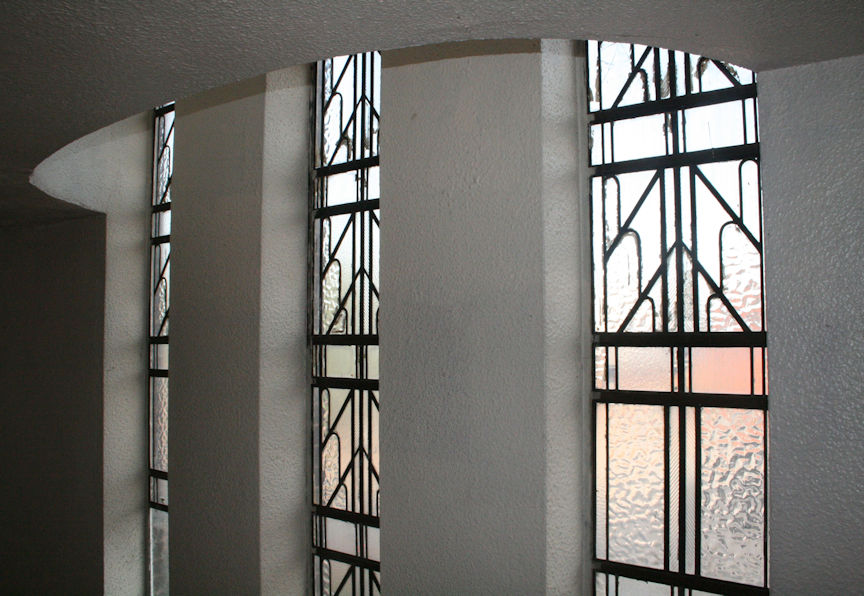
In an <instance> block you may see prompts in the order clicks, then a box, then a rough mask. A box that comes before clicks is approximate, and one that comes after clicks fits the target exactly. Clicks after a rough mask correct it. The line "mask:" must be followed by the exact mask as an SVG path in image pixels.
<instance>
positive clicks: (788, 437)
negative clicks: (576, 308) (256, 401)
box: [33, 56, 864, 594]
mask: <svg viewBox="0 0 864 596" xmlns="http://www.w3.org/2000/svg"><path fill="white" fill-rule="evenodd" d="M862 72H864V58H862V57H861V56H858V57H853V58H847V59H843V60H837V61H832V62H826V63H820V64H814V65H809V66H803V67H794V68H788V69H783V70H778V71H772V72H768V73H760V98H761V99H760V113H761V114H762V122H761V135H762V139H763V148H762V161H763V168H764V176H763V191H764V200H765V212H766V229H767V232H768V236H767V237H768V239H767V241H766V244H767V248H766V251H767V253H766V255H767V275H768V284H767V285H768V292H767V297H768V310H767V313H768V317H769V325H770V328H769V333H770V336H769V337H770V339H769V347H770V349H771V350H772V352H771V383H772V387H771V404H772V406H771V407H772V413H771V445H770V447H771V455H770V457H771V460H770V462H771V468H772V469H771V474H772V484H771V494H770V497H769V498H770V503H771V517H772V525H771V536H772V539H771V548H772V560H771V578H772V579H771V582H772V586H773V587H774V588H775V590H774V591H775V593H777V594H784V593H800V592H802V591H803V592H807V591H809V592H811V593H853V592H855V591H856V590H857V588H858V586H860V585H862V584H864V577H862V575H861V574H862V570H861V568H860V567H859V566H858V563H857V561H859V560H860V558H861V556H862V553H861V546H860V540H858V537H857V531H858V529H860V527H861V525H862V518H864V504H862V500H861V499H860V498H859V495H860V494H861V492H862V491H864V466H862V461H864V460H862V457H861V453H860V444H861V442H862V440H864V438H862V432H861V430H860V426H861V425H860V420H861V419H862V417H864V414H862V413H861V410H860V408H861V400H860V386H861V382H862V379H861V375H862V370H864V368H862V366H861V363H860V357H861V350H860V349H859V348H860V337H861V335H862V330H861V329H860V324H858V322H859V321H860V320H862V316H861V301H860V300H859V299H858V296H859V295H860V292H861V286H862V282H861V279H862V277H864V272H862V271H861V263H862V259H861V250H860V236H861V234H860V230H861V229H862V228H864V214H862V211H861V209H860V203H861V202H860V200H859V195H860V191H859V189H860V188H862V187H864V179H862V170H861V168H860V165H859V164H858V163H857V161H856V159H857V156H858V155H860V153H861V146H860V135H859V134H857V132H859V131H860V130H861V128H862V126H864V122H862V119H861V111H860V105H861V100H862V97H861V89H862V88H864V85H862V82H861V73H862ZM425 84H427V85H431V83H430V82H429V81H427V82H426V83H425ZM442 84H446V81H445V82H444V83H442ZM268 85H269V81H268ZM433 92H434V93H437V91H430V93H433ZM303 112H304V117H305V105H304V108H303ZM410 116H411V115H410V114H406V117H409V118H410ZM148 120H149V119H148V118H146V117H145V116H141V117H138V119H137V120H136V118H133V119H129V120H127V121H124V122H123V123H119V124H118V125H116V126H117V127H119V128H116V129H115V127H110V128H109V129H105V130H103V131H97V133H94V135H92V138H91V137H87V139H82V140H81V141H80V142H78V143H75V144H73V145H70V146H69V147H67V148H66V149H64V151H63V152H61V153H58V154H57V155H56V156H54V157H52V159H50V160H48V161H46V162H45V164H43V166H41V167H40V168H39V169H38V170H37V171H36V173H35V174H34V177H33V180H34V183H36V184H37V185H38V186H40V188H43V189H45V190H46V191H48V192H50V193H51V194H55V195H57V196H60V197H61V198H65V199H67V200H72V201H77V202H79V203H80V204H83V205H87V206H90V207H93V208H97V209H101V210H104V211H106V213H107V222H108V223H107V225H108V243H107V244H108V248H107V263H106V270H107V271H106V330H105V342H106V343H105V351H106V367H105V370H106V372H105V400H106V403H105V428H106V431H105V432H106V435H105V454H106V461H105V470H106V478H105V499H106V501H105V524H106V526H105V536H106V538H105V566H106V583H105V585H106V592H108V593H112V594H114V593H140V592H141V591H143V575H144V563H143V559H142V557H143V552H144V547H143V535H144V534H143V524H144V517H143V513H142V512H143V510H144V508H145V506H144V502H143V499H144V487H145V486H146V479H145V478H146V475H145V469H146V468H145V466H146V463H145V462H146V447H145V444H146V443H145V439H146V437H145V433H144V424H143V420H145V408H144V404H145V392H144V387H145V384H144V374H143V371H144V368H143V367H144V364H145V359H144V348H143V331H144V329H145V323H144V317H143V313H144V312H146V302H145V292H146V290H145V289H144V288H146V279H145V274H146V264H144V265H142V264H141V263H142V261H141V260H140V259H142V258H143V257H141V256H140V255H146V246H147V213H146V205H147V201H146V197H147V196H148V194H149V125H148V124H147V122H146V121H148ZM265 122H266V116H265ZM404 124H405V123H404V122H403V123H402V125H404ZM538 125H539V120H538ZM263 126H264V128H265V129H267V130H272V129H271V126H274V124H273V123H269V124H264V125H263ZM488 130H490V131H491V128H490V129H488ZM490 134H491V133H490ZM496 134H497V133H496ZM263 138H264V143H265V145H267V140H266V139H267V132H266V130H265V132H264V137H263ZM88 139H89V140H88ZM301 141H302V143H303V144H305V142H306V139H305V138H303V139H300V140H298V143H299V142H301ZM394 141H395V139H389V140H388V141H387V142H388V143H390V144H391V146H392V143H393V142H394ZM187 143H188V145H187V146H189V147H190V148H194V146H195V139H193V138H188V137H187ZM268 151H269V150H268ZM263 159H264V160H265V161H266V160H267V159H268V157H267V154H265V156H264V158H263ZM384 159H386V156H385V157H382V160H384ZM435 159H437V158H435ZM273 163H275V162H271V165H272V164H273ZM514 165H515V164H514ZM268 167H271V166H268ZM272 167H275V166H272ZM274 171H275V170H274ZM201 172H202V176H203V175H206V168H205V167H203V166H202V170H201ZM276 175H277V176H278V174H276ZM406 175H407V174H406ZM282 182H285V179H283V180H282ZM469 182H470V181H469ZM265 187H266V182H265ZM274 188H275V187H274ZM265 192H266V191H265ZM187 196H189V197H190V198H189V200H190V201H193V202H195V201H202V200H205V199H204V198H203V197H200V198H199V197H196V195H195V193H194V192H191V193H190V194H188V195H187ZM133 203H134V205H133ZM423 208H424V209H425V208H428V206H424V207H423ZM195 209H200V210H202V211H204V212H206V206H203V205H198V206H196V207H195ZM262 209H266V204H264V206H263V207H262ZM402 210H403V214H404V216H405V217H407V218H409V219H410V218H415V217H417V216H418V215H421V214H422V213H423V212H422V211H417V212H413V211H411V210H410V209H408V206H407V205H404V206H402ZM112 214H113V215H112ZM432 215H434V213H433V214H432ZM382 216H384V217H386V211H385V210H384V209H382ZM290 217H291V218H296V217H299V216H297V215H296V214H294V215H291V216H290ZM436 217H438V216H436ZM477 221H478V222H480V223H478V224H477V226H478V228H477V230H476V232H477V233H480V234H483V233H490V234H491V233H493V231H494V226H493V224H491V223H483V222H482V221H481V220H480V219H478V220H477ZM532 221H533V220H532ZM265 223H266V222H265ZM534 224H536V225H540V223H539V222H536V221H535V222H534ZM112 225H114V226H115V227H113V228H112ZM186 225H187V226H189V225H190V222H188V221H187V222H186ZM290 225H291V226H293V229H295V230H300V229H301V227H300V226H301V222H299V221H295V222H294V223H293V224H290ZM442 225H443V224H442ZM447 225H450V224H447ZM452 225H456V224H452ZM178 226H179V227H178V230H179V229H182V225H181V224H179V223H178ZM188 229H190V228H188V227H187V230H188ZM112 230H113V231H112ZM304 230H305V228H304ZM505 231H507V230H505ZM512 232H513V231H512V230H510V231H507V233H512ZM298 233H299V232H298ZM304 233H305V231H304ZM403 233H404V231H403ZM385 239H386V236H385ZM181 244H182V242H181ZM397 245H398V243H397V244H393V243H392V240H391V246H397ZM826 246H827V247H829V248H830V250H829V249H826V248H825V247H826ZM383 248H385V249H386V248H387V247H386V246H384V247H383ZM451 249H452V251H451V252H452V254H451V257H450V258H452V259H453V262H462V260H463V259H467V258H468V255H467V253H463V252H461V251H459V250H456V249H455V248H454V247H451ZM391 250H392V248H391ZM448 250H449V249H448ZM262 254H264V253H263V252H262ZM412 254H415V253H414V252H409V253H406V254H405V255H403V256H402V257H400V258H408V257H409V256H411V255H412ZM201 255H202V256H201V259H202V260H201V263H202V264H206V259H205V258H204V253H201ZM433 255H434V253H432V252H430V253H428V254H427V257H426V258H428V259H430V260H431V262H429V263H427V264H426V265H430V266H432V267H436V266H438V265H440V263H437V264H436V261H435V260H434V259H433ZM529 256H530V258H531V259H535V258H537V257H538V255H537V254H532V255H529ZM262 258H263V257H262ZM385 258H386V257H385ZM391 258H392V256H391ZM538 262H539V261H538ZM420 266H425V265H420ZM413 268H414V266H413V265H412V270H413ZM262 270H263V268H262ZM136 271H140V274H139V273H135V272H136ZM402 273H404V274H405V275H404V276H402V275H401V274H402ZM136 275H140V279H139V280H138V281H136V280H135V277H134V276H136ZM411 275H412V273H411V271H397V270H393V271H392V272H391V273H390V278H389V280H390V287H388V288H387V289H386V290H385V291H387V292H392V293H393V295H395V296H398V295H399V292H400V291H401V292H403V293H404V294H405V295H406V296H408V297H409V298H411V297H412V296H414V294H413V293H412V292H413V291H412V290H411V288H409V287H405V286H404V284H407V283H408V281H409V280H411V279H414V278H412V277H411ZM253 277H254V276H253ZM415 277H416V276H415ZM259 281H261V278H260V276H259ZM451 282H452V280H451ZM298 283H300V282H299V281H298ZM460 283H462V284H463V285H462V286H460V287H456V288H453V289H452V290H451V291H452V296H456V295H458V292H460V291H463V290H467V289H468V288H469V286H470V284H472V283H475V282H474V281H472V280H470V279H468V278H464V279H463V280H462V282H460ZM400 284H402V287H400ZM464 284H469V285H468V286H465V285H464ZM460 288H461V289H460ZM276 291H279V290H278V288H277V289H276ZM825 296H828V297H829V298H830V299H826V300H822V298H824V297H825ZM415 297H416V296H415ZM295 299H296V298H295ZM295 299H292V300H295ZM298 303H299V302H298ZM280 308H286V309H288V310H290V309H291V307H290V306H288V305H285V304H283V306H282V307H280ZM520 312H526V313H527V312H534V313H535V315H538V314H539V312H538V311H537V308H536V305H533V303H529V304H527V305H526V309H525V310H524V311H520ZM112 313H113V314H112ZM394 314H395V311H394ZM277 318H279V317H278V316H277ZM390 320H391V324H392V322H393V321H394V320H395V319H393V318H392V315H391V319H390ZM111 329H114V331H111ZM139 329H140V331H139ZM428 331H429V333H433V332H434V333H444V335H445V336H444V341H445V342H446V341H455V340H456V339H458V338H459V337H460V334H461V333H462V331H461V330H459V329H453V330H451V331H449V332H447V331H446V330H443V331H442V330H441V329H438V330H436V329H431V328H430V329H429V330H428ZM250 341H251V340H250ZM261 341H262V339H261V338H260V337H257V336H256V339H255V344H254V346H252V345H250V346H247V347H249V349H254V350H256V351H257V350H261V354H262V355H263V354H265V353H266V354H272V353H273V352H272V351H271V350H272V345H271V347H264V344H259V342H261ZM269 341H272V340H268V342H269ZM532 341H535V343H536V342H537V341H541V342H542V339H541V340H537V338H534V339H532ZM541 348H542V343H541ZM293 349H296V350H299V349H300V348H299V347H297V346H295V348H293ZM385 351H386V348H384V347H382V367H383V370H384V371H385V372H386V371H387V370H391V371H392V370H397V371H398V370H401V371H402V372H404V373H410V371H411V370H412V368H411V367H412V365H410V363H408V364H405V365H404V367H403V366H402V365H398V364H397V362H396V361H395V360H393V361H390V362H389V363H388V362H387V356H385ZM286 355H287V352H286ZM192 358H193V359H192V361H193V363H194V361H195V358H194V356H193V357H192ZM394 366H395V367H396V368H392V367H394ZM388 367H391V368H390V369H388ZM415 372H416V371H415ZM438 372H439V373H440V372H441V371H440V370H439V371H438ZM531 374H534V373H531ZM529 377H530V375H529ZM530 378H533V381H531V382H532V383H533V384H534V385H538V383H542V382H543V381H542V380H541V379H538V378H534V377H530ZM530 378H527V377H526V379H527V380H530ZM258 382H259V383H261V381H260V379H259V381H258ZM520 382H521V381H520ZM382 383H383V381H382ZM112 386H113V389H111V388H109V387H112ZM261 386H263V384H262V385H261ZM826 388H827V389H826ZM295 405H296V404H295ZM535 406H536V404H535ZM292 407H294V406H292ZM298 407H299V406H298ZM520 407H529V408H530V407H531V406H530V404H527V405H521V406H520ZM385 410H386V408H385ZM538 411H539V410H538ZM280 415H282V416H286V415H287V414H286V413H285V412H282V413H281V414H280ZM545 415H547V416H548V412H547V413H546V414H545ZM289 417H290V415H289ZM111 420H113V421H114V422H111ZM504 423H507V424H514V422H513V421H506V420H505V421H504ZM264 424H265V422H262V421H261V420H260V419H259V421H258V422H256V423H255V425H257V426H258V427H259V430H260V428H263V426H264ZM449 430H450V431H452V430H453V429H452V428H450V429H449ZM392 432H393V433H396V432H398V429H393V430H392ZM109 443H110V444H111V445H113V447H112V448H110V449H109ZM538 449H540V447H538ZM543 449H545V447H543ZM573 456H574V457H575V456H576V452H575V451H574V452H573ZM256 457H258V458H261V457H262V456H261V455H260V453H259V454H258V455H257V456H256ZM109 460H110V461H109ZM111 461H113V462H114V463H110V462H111ZM391 461H394V462H395V461H396V460H391ZM259 462H260V460H259ZM559 465H561V464H560V463H559ZM137 466H141V467H140V470H141V471H140V473H139V472H137V471H136V470H138V469H139V468H138V467H137ZM109 468H110V469H111V474H110V475H109V474H108V473H107V472H108V471H109ZM384 469H385V473H386V474H396V473H398V469H396V467H394V466H393V465H392V464H385V466H384ZM260 473H261V474H262V475H263V473H264V472H260ZM547 473H549V474H554V472H551V471H550V472H544V473H543V474H542V475H541V476H542V479H541V481H542V482H544V483H545V484H546V488H545V489H544V490H547V491H548V490H549V488H548V486H549V483H550V481H551V478H552V477H551V475H549V476H547ZM109 476H110V477H109ZM139 495H140V497H139ZM138 498H140V499H141V501H140V502H138V501H136V499H138ZM259 506H260V505H256V507H259ZM260 507H262V511H263V506H260ZM386 511H387V509H385V516H386ZM385 519H386V518H385ZM383 523H385V524H386V522H383ZM584 531H587V528H585V529H584ZM262 532H263V530H262ZM271 539H273V538H271ZM258 540H259V541H260V542H261V543H263V542H264V540H265V539H264V537H263V534H262V535H261V536H260V537H259V538H258ZM385 540H386V539H385ZM384 546H385V549H386V547H387V544H386V542H385V545H384ZM385 554H386V553H385ZM298 556H299V555H298ZM391 556H395V555H391ZM263 557H264V555H262V563H261V564H262V565H263ZM285 560H287V559H283V563H284V561H285ZM562 560H568V559H567V557H563V559H562ZM385 564H389V565H394V564H397V563H396V562H395V561H394V559H392V558H391V559H390V562H389V563H385ZM300 567H301V562H300V561H299V559H298V560H295V561H294V562H293V563H289V564H287V567H286V569H287V568H294V569H299V568H300ZM838 569H843V573H842V574H840V573H838ZM262 575H263V574H262ZM548 577H549V571H548V570H547V581H549V580H548ZM838 577H839V579H838ZM828 578H832V579H830V580H829V579H828ZM825 582H828V584H826V583H825ZM831 582H833V583H831Z"/></svg>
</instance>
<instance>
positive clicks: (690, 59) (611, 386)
mask: <svg viewBox="0 0 864 596" xmlns="http://www.w3.org/2000/svg"><path fill="white" fill-rule="evenodd" d="M587 56H588V60H587V62H588V64H587V71H588V103H589V111H590V114H589V127H590V130H589V135H590V136H589V139H590V140H589V147H590V150H589V153H590V166H591V169H592V176H591V198H590V209H591V244H592V251H591V253H592V290H593V310H592V315H593V316H592V318H593V364H594V394H593V415H594V441H593V462H594V502H593V505H594V527H595V531H594V579H595V591H596V593H598V594H622V595H623V594H655V593H656V594H665V595H668V594H681V595H684V594H686V595H690V594H701V593H711V594H727V593H735V594H767V592H768V555H767V552H768V551H767V544H768V542H767V535H768V527H767V492H766V490H767V483H766V477H767V476H766V474H767V457H766V455H767V433H766V429H767V410H768V381H767V352H766V348H765V346H766V336H765V308H764V306H765V300H764V281H763V280H764V263H763V229H762V198H761V192H760V173H759V139H758V131H759V127H758V121H757V103H756V101H757V100H756V78H755V75H754V74H753V73H752V72H750V71H748V70H746V69H743V68H740V67H737V66H733V65H731V64H726V63H723V62H721V61H718V60H712V59H709V58H706V57H703V56H698V55H694V54H688V53H685V52H677V51H671V50H665V49H660V48H654V47H648V46H642V45H637V44H627V43H611V42H600V41H589V42H588V45H587Z"/></svg>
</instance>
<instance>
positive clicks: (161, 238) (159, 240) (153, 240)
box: [150, 234, 171, 246]
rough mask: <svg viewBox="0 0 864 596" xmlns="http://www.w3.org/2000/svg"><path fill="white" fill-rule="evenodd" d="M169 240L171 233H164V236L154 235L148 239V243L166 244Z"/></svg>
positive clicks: (154, 244)
mask: <svg viewBox="0 0 864 596" xmlns="http://www.w3.org/2000/svg"><path fill="white" fill-rule="evenodd" d="M168 242H171V234H165V235H164V236H155V237H153V238H151V239H150V244H151V245H153V246H156V245H157V244H166V243H168Z"/></svg>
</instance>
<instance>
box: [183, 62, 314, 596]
mask: <svg viewBox="0 0 864 596" xmlns="http://www.w3.org/2000/svg"><path fill="white" fill-rule="evenodd" d="M310 85H311V81H310V70H309V68H308V67H305V66H299V67H293V68H290V69H286V70H284V71H279V72H276V73H271V74H270V75H267V77H266V78H265V77H261V78H258V79H253V80H251V81H247V82H245V83H240V84H238V85H234V86H231V87H229V88H225V89H222V90H218V91H214V92H209V93H206V94H202V95H201V96H197V97H195V98H192V99H190V100H186V101H181V102H178V105H177V125H176V126H177V141H176V151H175V155H176V158H175V159H176V161H175V163H176V165H175V191H174V201H175V206H174V218H173V223H174V229H173V230H172V249H173V251H172V260H173V261H174V265H173V277H174V279H173V280H172V281H173V285H172V291H173V294H174V295H173V296H172V307H171V309H172V330H171V344H172V363H171V368H172V370H171V375H172V380H171V383H172V387H171V412H170V413H171V428H170V433H169V434H170V438H169V441H170V446H171V451H170V457H171V476H170V478H171V528H170V537H171V590H172V592H175V593H181V594H187V593H208V594H253V593H264V594H302V593H305V592H306V585H307V569H308V567H307V565H308V563H307V561H308V552H309V546H308V543H309V536H310V529H309V512H308V507H307V495H308V480H307V476H308V467H307V465H308V446H307V444H308V420H309V408H308V399H309V386H308V383H307V371H306V348H305V342H306V326H305V316H306V308H305V303H306V227H307V219H306V209H307V200H308V195H307V192H306V188H307V180H308V155H309V153H308V142H309V132H308V120H309V112H308V106H309V97H310Z"/></svg>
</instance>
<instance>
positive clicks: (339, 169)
mask: <svg viewBox="0 0 864 596" xmlns="http://www.w3.org/2000/svg"><path fill="white" fill-rule="evenodd" d="M379 160H380V158H379V157H378V156H377V155H373V156H372V157H364V158H363V159H355V160H353V161H346V162H344V163H338V164H335V165H332V166H319V167H317V168H315V176H316V177H317V178H326V177H327V176H333V175H335V174H344V173H345V172H350V171H352V170H363V169H366V168H374V167H375V166H377V165H378V162H379Z"/></svg>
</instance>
